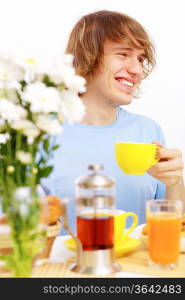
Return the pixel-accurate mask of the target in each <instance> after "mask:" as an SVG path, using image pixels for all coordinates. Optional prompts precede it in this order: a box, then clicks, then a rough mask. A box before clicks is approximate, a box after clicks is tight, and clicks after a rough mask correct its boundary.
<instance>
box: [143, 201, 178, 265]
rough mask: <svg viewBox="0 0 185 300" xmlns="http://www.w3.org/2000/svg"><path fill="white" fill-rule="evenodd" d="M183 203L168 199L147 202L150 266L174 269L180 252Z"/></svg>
mask: <svg viewBox="0 0 185 300" xmlns="http://www.w3.org/2000/svg"><path fill="white" fill-rule="evenodd" d="M182 210H183V205H182V202H181V201H173V200H168V199H162V200H161V199H160V200H149V201H147V202H146V218H147V233H148V250H149V266H152V267H157V268H159V269H173V268H174V267H175V266H176V265H177V262H178V258H179V253H180V233H181V222H182Z"/></svg>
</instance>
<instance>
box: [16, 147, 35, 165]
mask: <svg viewBox="0 0 185 300" xmlns="http://www.w3.org/2000/svg"><path fill="white" fill-rule="evenodd" d="M16 158H17V159H18V160H19V161H20V162H21V163H22V164H24V165H28V164H30V163H31V162H32V156H31V153H29V152H25V151H21V150H20V151H17V153H16Z"/></svg>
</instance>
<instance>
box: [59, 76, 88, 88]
mask: <svg viewBox="0 0 185 300" xmlns="http://www.w3.org/2000/svg"><path fill="white" fill-rule="evenodd" d="M68 75H69V74H67V73H66V76H65V80H64V82H65V84H66V86H67V87H68V88H69V89H70V90H73V91H74V92H77V93H84V92H85V91H86V87H85V83H86V80H85V79H84V78H83V77H81V76H79V75H74V76H73V77H71V76H68Z"/></svg>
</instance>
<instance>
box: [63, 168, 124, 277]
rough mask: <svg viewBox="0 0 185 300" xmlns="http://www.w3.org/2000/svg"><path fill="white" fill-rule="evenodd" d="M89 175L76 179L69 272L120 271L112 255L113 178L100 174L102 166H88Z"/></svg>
mask: <svg viewBox="0 0 185 300" xmlns="http://www.w3.org/2000/svg"><path fill="white" fill-rule="evenodd" d="M88 169H89V171H90V174H89V175H87V176H81V177H79V178H77V179H76V180H75V194H76V197H75V201H76V228H77V236H75V235H74V234H73V233H72V232H71V231H70V230H69V228H66V227H68V225H67V224H64V227H65V228H66V229H67V230H68V232H69V233H70V234H71V235H72V236H73V238H74V239H75V241H76V244H77V259H76V263H75V264H74V265H73V266H72V267H71V271H74V272H78V273H81V274H96V275H106V274H110V273H114V272H118V271H120V270H121V269H120V266H119V265H118V264H117V263H115V256H114V216H113V214H114V208H115V180H114V179H113V178H112V177H108V176H106V175H103V174H102V173H101V172H100V170H102V169H103V166H102V165H99V164H96V165H89V166H88Z"/></svg>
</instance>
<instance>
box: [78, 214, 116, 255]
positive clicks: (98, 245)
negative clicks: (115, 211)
mask: <svg viewBox="0 0 185 300" xmlns="http://www.w3.org/2000/svg"><path fill="white" fill-rule="evenodd" d="M77 236H78V238H79V239H80V240H81V242H82V246H83V249H84V250H100V249H110V248H112V247H113V243H114V217H113V216H107V215H98V216H94V215H82V216H78V217H77Z"/></svg>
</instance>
